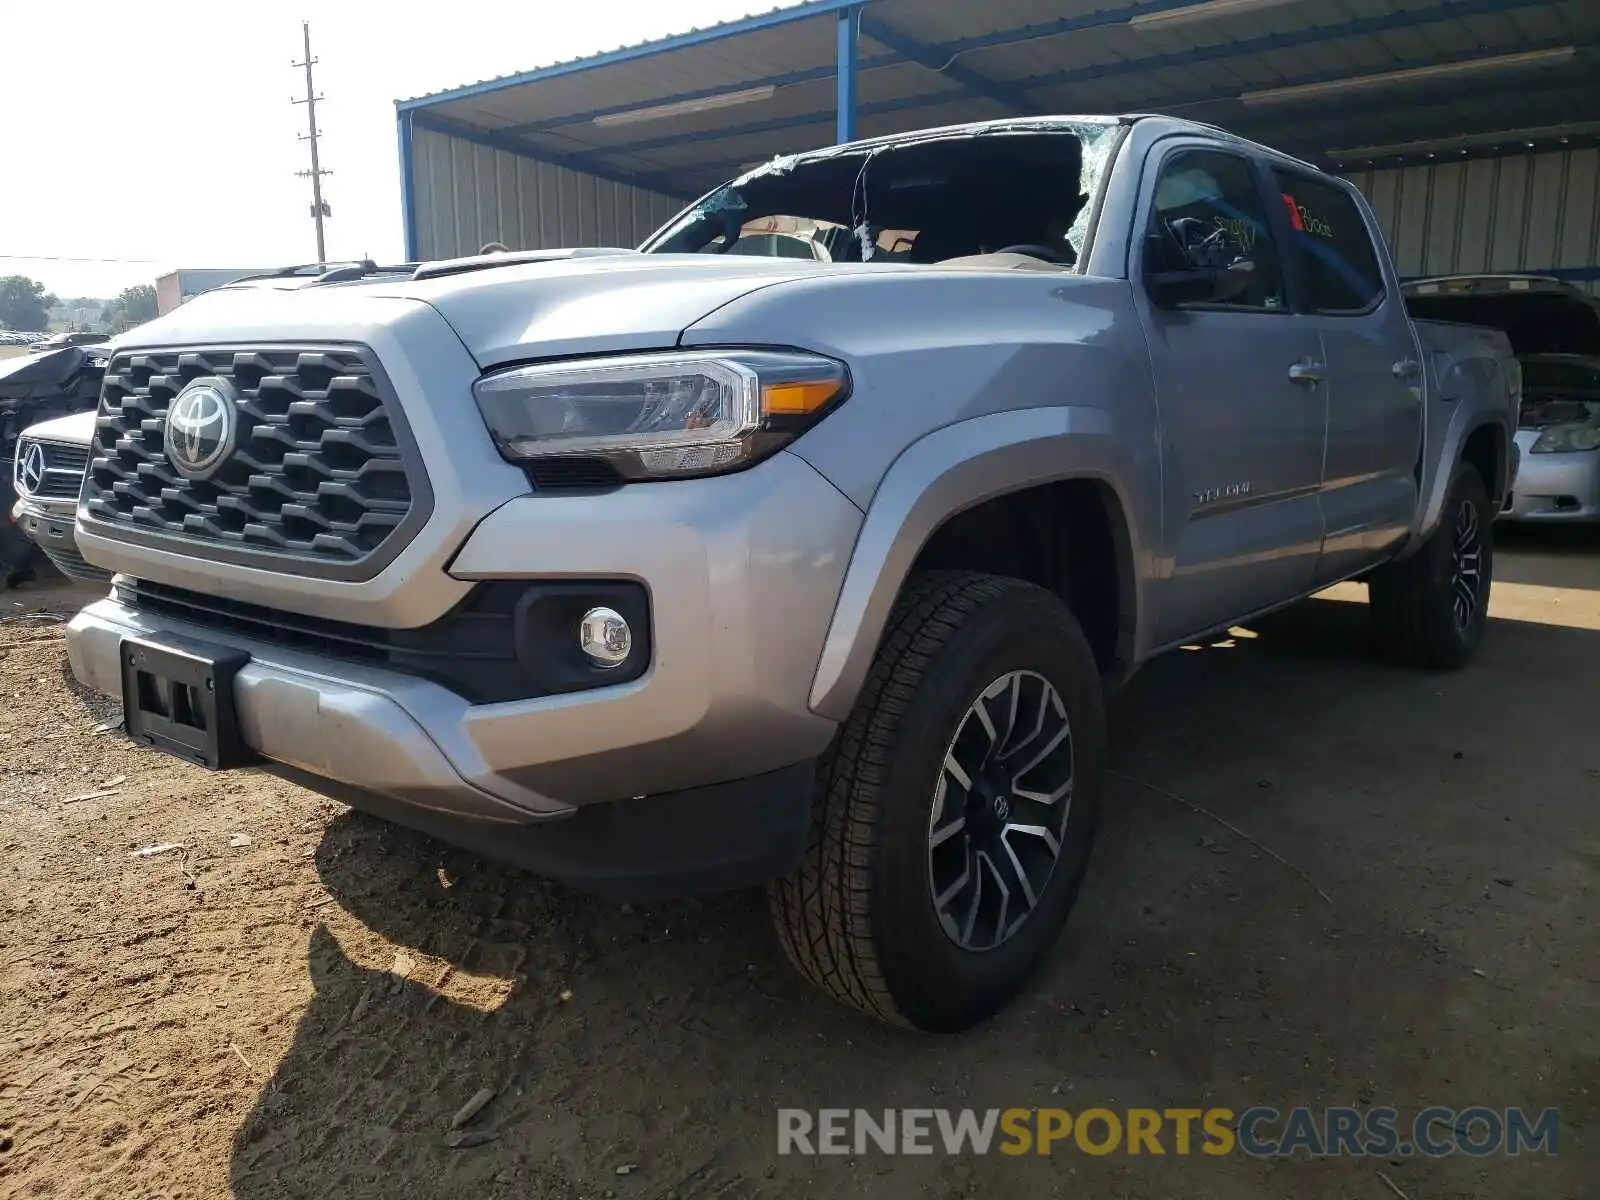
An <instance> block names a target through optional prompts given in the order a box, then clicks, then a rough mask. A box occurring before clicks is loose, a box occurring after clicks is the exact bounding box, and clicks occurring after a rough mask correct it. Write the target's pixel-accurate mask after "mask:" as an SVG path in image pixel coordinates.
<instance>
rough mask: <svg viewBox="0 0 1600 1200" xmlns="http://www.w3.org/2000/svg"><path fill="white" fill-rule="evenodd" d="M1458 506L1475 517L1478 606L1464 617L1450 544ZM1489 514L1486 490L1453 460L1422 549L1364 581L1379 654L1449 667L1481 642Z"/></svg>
mask: <svg viewBox="0 0 1600 1200" xmlns="http://www.w3.org/2000/svg"><path fill="white" fill-rule="evenodd" d="M1464 505H1468V506H1471V508H1472V509H1473V511H1474V512H1475V514H1476V517H1477V527H1478V531H1479V532H1478V539H1479V545H1480V547H1481V548H1480V550H1479V561H1478V572H1479V575H1478V581H1477V584H1476V587H1477V603H1476V606H1475V609H1474V612H1473V615H1472V618H1471V620H1470V621H1468V622H1467V623H1466V624H1465V625H1464V626H1463V624H1462V623H1461V622H1459V621H1458V619H1457V616H1456V611H1455V601H1456V567H1457V564H1456V548H1457V538H1458V536H1459V535H1460V526H1459V524H1458V518H1459V517H1460V516H1461V514H1462V507H1463V506H1464ZM1494 518H1495V512H1494V509H1493V506H1492V505H1491V503H1490V501H1489V490H1488V488H1486V487H1485V486H1484V483H1483V477H1482V476H1480V475H1479V474H1478V471H1477V468H1475V467H1473V466H1472V465H1471V464H1470V463H1458V464H1457V465H1456V469H1455V473H1454V475H1452V476H1451V479H1450V491H1449V494H1448V495H1447V496H1446V497H1445V502H1444V512H1443V514H1442V515H1441V516H1440V518H1439V524H1438V527H1437V528H1436V529H1434V531H1433V532H1432V533H1431V534H1429V535H1428V540H1427V541H1426V542H1424V543H1423V545H1422V548H1421V549H1420V550H1418V551H1417V552H1416V553H1415V554H1413V555H1411V557H1409V558H1407V559H1404V560H1402V561H1401V562H1396V563H1389V564H1387V565H1385V566H1382V567H1379V568H1378V569H1377V570H1376V571H1374V572H1373V573H1372V576H1371V578H1370V579H1369V580H1368V594H1369V599H1370V604H1371V609H1372V631H1373V639H1374V641H1375V642H1376V644H1377V647H1378V651H1379V653H1380V654H1382V655H1383V656H1384V657H1385V658H1387V659H1389V660H1390V661H1391V662H1395V663H1399V664H1402V665H1404V666H1412V667H1427V668H1431V669H1434V670H1444V671H1453V670H1456V669H1458V668H1460V667H1464V666H1466V664H1467V663H1468V662H1469V661H1470V660H1471V658H1472V656H1473V654H1474V653H1476V652H1477V649H1478V645H1479V643H1480V642H1482V641H1483V633H1484V629H1485V627H1486V626H1487V624H1488V611H1489V591H1490V587H1491V585H1492V584H1493V582H1494V533H1493V530H1494Z"/></svg>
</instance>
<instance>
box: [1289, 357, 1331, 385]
mask: <svg viewBox="0 0 1600 1200" xmlns="http://www.w3.org/2000/svg"><path fill="white" fill-rule="evenodd" d="M1322 380H1323V367H1322V364H1321V363H1319V362H1313V361H1311V359H1309V358H1302V359H1301V360H1300V361H1299V362H1297V363H1295V364H1294V366H1292V367H1290V368H1289V382H1290V383H1299V384H1304V385H1305V386H1306V387H1316V386H1317V384H1319V383H1321V382H1322Z"/></svg>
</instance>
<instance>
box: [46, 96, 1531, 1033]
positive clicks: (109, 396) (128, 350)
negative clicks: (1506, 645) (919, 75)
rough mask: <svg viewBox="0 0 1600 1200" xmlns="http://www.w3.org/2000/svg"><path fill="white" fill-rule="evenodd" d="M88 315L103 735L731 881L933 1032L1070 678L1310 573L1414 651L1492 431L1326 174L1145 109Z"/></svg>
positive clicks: (1484, 380) (1489, 353) (1474, 349)
mask: <svg viewBox="0 0 1600 1200" xmlns="http://www.w3.org/2000/svg"><path fill="white" fill-rule="evenodd" d="M774 233H776V234H777V235H781V238H783V239H795V238H799V239H802V240H805V241H809V242H811V243H812V244H813V245H814V246H815V247H816V249H815V251H814V252H812V253H810V254H807V255H805V256H796V255H794V254H792V253H788V252H786V247H785V249H775V250H773V251H772V252H771V253H770V254H767V253H764V252H763V251H762V250H761V247H762V245H763V244H769V245H775V244H776V243H777V242H778V241H779V240H780V237H778V236H769V235H773V234H774ZM730 251H735V252H731V253H730ZM131 336H132V337H133V339H134V341H133V343H130V344H121V345H119V347H118V348H117V350H116V353H115V356H114V357H113V359H112V361H111V363H110V364H109V366H108V368H107V371H106V378H105V384H104V389H103V393H102V398H101V402H100V409H99V416H98V418H97V429H96V434H95V442H94V446H93V453H92V458H91V461H90V464H89V469H88V473H87V476H86V478H85V482H84V487H83V492H82V495H81V497H80V502H79V508H78V514H77V532H78V543H79V546H80V549H81V551H82V553H83V555H84V557H85V558H87V559H88V560H89V561H90V562H92V563H94V564H96V565H98V566H100V567H103V568H104V569H106V570H110V571H114V572H116V573H117V574H116V577H115V579H114V580H113V584H112V589H111V593H110V595H109V596H108V598H106V599H105V600H102V601H100V602H98V603H96V604H93V605H91V606H89V607H88V608H86V609H84V610H83V611H82V612H81V613H79V614H78V615H77V617H76V618H75V619H74V620H73V621H72V623H71V627H70V643H69V645H70V655H71V662H72V667H73V670H74V671H75V672H76V674H77V676H78V677H79V678H80V679H81V680H82V681H84V682H85V683H86V684H88V685H90V686H91V687H93V688H96V689H98V690H99V691H101V692H104V693H108V694H112V695H120V696H121V698H122V702H123V705H124V708H125V713H126V722H127V730H128V733H129V734H130V735H131V736H132V737H133V738H135V739H136V740H139V741H142V742H145V743H148V744H149V745H151V746H154V747H157V748H160V749H162V750H165V751H169V752H171V753H175V754H178V755H181V756H183V757H185V758H187V759H190V760H192V761H195V762H198V763H201V764H204V765H205V766H207V767H211V768H216V769H226V768H230V767H235V766H240V765H244V764H250V763H256V764H260V765H261V766H263V767H264V768H265V769H268V770H271V771H274V772H277V773H279V774H281V775H282V776H284V777H286V778H289V779H292V780H295V781H298V782H300V783H303V784H305V785H306V786H308V787H311V788H313V789H316V790H318V791H320V792H322V793H324V794H326V795H329V796H334V797H337V798H340V799H342V800H345V801H347V802H348V803H350V804H352V805H354V806H355V807H357V808H360V809H363V810H365V811H367V812H370V813H374V814H377V815H379V816H381V817H385V818H388V819H391V820H393V821H396V822H400V823H403V824H406V825H410V826H414V827H416V828H419V829H422V830H426V831H429V832H431V833H434V834H436V835H438V836H439V837H441V838H445V839H447V840H451V841H454V842H456V843H458V844H461V845H464V846H468V847H472V848H476V849H478V850H480V851H482V852H483V853H486V854H490V855H495V856H499V857H501V858H505V859H508V860H510V861H513V862H516V863H519V864H522V865H524V866H526V867H530V868H532V869H533V870H535V871H537V872H540V873H543V874H545V875H548V876H551V877H555V878H558V879H562V880H566V881H568V882H570V883H573V884H576V885H579V886H582V887H586V888H589V889H591V890H594V891H596V892H599V893H605V894H611V895H615V896H632V897H649V896H661V895H667V894H672V893H683V892H691V891H704V890H710V889H718V888H730V887H741V886H748V885H754V884H766V885H768V888H769V895H770V906H771V911H772V914H773V917H774V921H775V925H776V927H777V931H778V935H779V937H780V939H781V940H782V943H783V945H784V947H785V949H786V950H787V952H788V954H789V956H790V957H791V959H792V960H793V961H794V963H795V965H796V966H797V967H798V968H799V969H800V970H801V971H802V972H803V973H804V974H805V975H806V976H808V977H809V978H810V979H811V980H813V981H814V982H815V983H817V984H818V985H820V986H821V987H822V988H824V989H825V990H826V991H828V992H830V993H831V994H832V995H834V996H836V997H838V998H839V999H840V1000H842V1001H844V1002H846V1003H849V1004H853V1005H855V1006H856V1007H858V1008H860V1009H862V1010H864V1011H865V1012H867V1013H868V1014H871V1015H873V1016H875V1017H878V1018H881V1019H883V1020H886V1021H890V1022H895V1023H899V1024H903V1025H908V1026H913V1027H917V1028H921V1029H926V1030H935V1031H940V1030H957V1029H962V1028H965V1027H967V1026H969V1025H971V1024H973V1023H974V1022H976V1021H978V1020H981V1019H983V1018H984V1017H985V1016H987V1015H988V1014H990V1013H992V1012H993V1011H995V1010H996V1009H997V1008H998V1007H999V1006H1000V1005H1001V1004H1003V1003H1004V1002H1005V1001H1006V1000H1007V999H1008V998H1010V997H1011V996H1013V995H1014V994H1015V993H1016V992H1017V991H1018V990H1019V989H1020V988H1021V987H1022V986H1023V985H1024V983H1025V982H1026V980H1027V979H1028V977H1029V976H1030V974H1031V973H1032V972H1033V971H1034V969H1035V968H1036V967H1037V965H1038V963H1039V962H1040V960H1041V958H1042V957H1043V956H1044V954H1045V953H1046V952H1047V950H1048V949H1049V947H1050V946H1051V944H1052V943H1053V942H1054V941H1055V940H1056V938H1057V936H1058V934H1059V932H1060V930H1061V928H1062V926H1063V923H1064V922H1065V920H1066V917H1067V912H1068V910H1069V908H1070V907H1071V906H1072V903H1073V900H1074V897H1075V895H1076V893H1077V891H1078V888H1079V884H1080V881H1081V880H1082V879H1083V875H1084V870H1085V865H1086V862H1087V859H1088V855H1089V847H1090V842H1091V839H1092V835H1093V832H1094V827H1095V814H1096V805H1097V804H1098V802H1099V800H1100V795H1101V792H1102V780H1103V763H1104V740H1105V731H1104V717H1103V710H1102V695H1103V692H1104V690H1105V689H1106V688H1108V687H1114V686H1117V685H1119V684H1120V683H1122V682H1123V681H1124V680H1126V679H1127V678H1128V677H1129V675H1130V674H1131V673H1132V672H1133V671H1134V669H1135V668H1136V667H1137V666H1138V665H1139V664H1141V663H1143V662H1144V661H1145V660H1147V659H1149V658H1150V657H1151V656H1152V655H1155V654H1158V653H1160V652H1162V651H1163V650H1165V649H1168V648H1170V647H1174V646H1178V645H1181V644H1183V643H1185V642H1189V641H1191V640H1193V639H1195V638H1197V637H1200V636H1202V635H1204V634H1205V633H1207V632H1208V631H1211V630H1215V629H1219V628H1223V627H1226V626H1228V625H1230V624H1233V623H1236V622H1239V621H1245V620H1249V619H1250V618H1252V617H1254V616H1256V615H1258V614H1260V613H1264V612H1266V611H1268V610H1271V609H1276V608H1279V607H1282V606H1284V605H1286V604H1289V603H1291V602H1293V601H1295V600H1296V599H1298V598H1300V597H1303V596H1307V595H1309V594H1311V593H1313V592H1315V591H1317V590H1318V589H1320V588H1323V587H1326V586H1328V585H1330V584H1332V583H1335V582H1337V581H1340V580H1346V579H1352V578H1361V579H1364V580H1366V582H1367V584H1368V585H1369V587H1370V595H1371V612H1372V618H1373V621H1374V627H1375V634H1376V641H1377V643H1378V645H1379V646H1380V647H1381V648H1382V649H1383V650H1384V651H1386V652H1387V653H1388V654H1390V655H1391V656H1393V657H1394V658H1396V659H1398V660H1401V661H1403V662H1407V663H1412V664H1417V665H1420V666H1426V667H1435V668H1446V669H1448V668H1455V667H1460V666H1461V665H1463V664H1464V663H1465V662H1466V661H1467V660H1468V659H1469V658H1470V657H1471V656H1472V654H1473V652H1474V650H1475V649H1476V648H1477V646H1478V644H1479V641H1480V640H1481V638H1482V637H1483V635H1484V629H1485V620H1486V608H1487V604H1488V599H1489V588H1490V580H1491V575H1492V564H1493V559H1492V549H1493V547H1492V541H1491V524H1492V518H1493V517H1494V515H1495V513H1496V511H1497V509H1498V508H1499V506H1500V504H1501V503H1502V500H1503V498H1504V496H1505V495H1506V494H1507V491H1508V489H1509V487H1510V484H1511V479H1512V475H1513V472H1514V470H1515V465H1514V464H1515V459H1514V453H1513V449H1512V446H1513V435H1514V431H1515V428H1516V423H1517V402H1518V391H1519V388H1520V377H1519V374H1518V370H1517V365H1516V362H1515V360H1514V359H1513V358H1512V357H1511V356H1510V353H1509V347H1508V345H1507V342H1506V339H1505V336H1504V335H1503V334H1502V333H1500V332H1498V331H1490V330H1483V329H1478V328H1474V327H1470V326H1456V325H1447V324H1437V325H1433V324H1418V323H1415V322H1413V321H1412V320H1411V318H1410V317H1409V316H1408V315H1407V312H1406V308H1405V304H1404V302H1403V299H1402V296H1401V293H1400V288H1399V281H1398V280H1397V278H1396V275H1395V271H1394V267H1393V264H1392V263H1391V262H1390V261H1389V258H1388V255H1387V253H1386V251H1385V249H1384V244H1383V240H1382V237H1381V236H1380V234H1379V231H1378V227H1377V225H1376V224H1375V223H1374V220H1373V216H1372V212H1371V210H1370V209H1369V208H1368V206H1367V204H1366V203H1365V201H1364V200H1363V199H1362V197H1361V195H1360V194H1359V192H1357V191H1356V189H1355V188H1353V187H1352V186H1351V185H1350V184H1348V183H1346V182H1344V181H1343V180H1340V179H1337V178H1334V177H1331V176H1328V175H1325V174H1323V173H1321V172H1319V171H1317V170H1316V169H1314V168H1313V167H1310V166H1308V165H1306V164H1305V163H1302V162H1299V161H1296V160H1294V159H1291V158H1288V157H1285V156H1283V155H1281V154H1277V153H1275V152H1273V151H1271V150H1268V149H1266V148H1264V147H1261V146H1258V145H1254V144H1252V143H1249V142H1246V141H1243V140H1241V139H1239V138H1236V137H1233V136H1230V135H1228V134H1226V133H1224V132H1222V131H1220V130H1217V129H1213V128H1210V127H1207V126H1202V125H1197V124H1192V123H1187V122H1183V121H1178V120H1173V119H1168V118H1163V117H1104V118H1101V117H1083V118H1078V117H1072V118H1069V117H1062V118H1049V119H1043V118H1041V119H1027V120H1013V121H1000V122H993V123H987V124H981V125H971V126H963V127H959V128H950V129H938V130H931V131H926V132H922V133H916V134H908V135H900V136H895V137H889V138H883V139H878V140H873V141H864V142H857V143H853V144H848V145H841V146H835V147H832V148H829V149H824V150H819V151H816V152H812V153H807V154H800V155H794V156H787V157H783V158H779V159H776V160H774V161H772V162H771V163H768V164H766V165H763V166H760V167H757V168H755V169H752V170H750V171H748V172H746V173H745V174H743V175H741V176H740V177H739V178H737V179H735V180H733V181H732V182H730V183H728V184H727V185H725V186H722V187H719V188H717V189H716V190H714V191H712V192H710V193H709V194H708V195H706V196H705V197H704V198H703V199H701V200H700V201H699V202H698V203H696V204H694V205H692V206H691V207H689V208H688V209H687V210H686V211H684V212H683V213H682V214H681V215H680V216H679V217H677V218H676V219H675V220H673V221H672V222H671V223H670V224H668V225H667V226H666V227H665V228H664V229H663V230H661V231H660V232H659V233H657V234H656V235H654V236H653V237H652V238H651V239H649V240H648V241H647V242H646V243H645V244H644V245H643V247H641V249H640V250H639V251H631V250H605V249H598V248H597V249H589V250H568V251H545V252H528V253H521V254H518V253H510V254H503V253H502V254H494V255H485V256H481V257H476V258H471V259H465V260H456V261H450V262H441V263H430V264H423V265H420V266H418V265H415V264H410V265H406V266H403V267H395V268H382V267H376V266H372V265H371V264H357V265H355V266H352V267H347V268H339V269H336V270H332V271H328V272H326V273H323V274H320V275H316V276H312V277H307V276H306V275H305V273H303V272H302V273H301V274H300V275H298V276H292V277H286V278H284V279H283V280H281V281H277V282H275V281H274V280H272V279H268V280H265V281H259V280H258V281H254V282H253V283H252V284H251V285H250V286H249V287H246V288H242V289H223V290H221V291H218V292H215V293H211V294H209V295H206V296H202V297H200V298H198V299H196V300H195V301H193V302H192V303H190V304H188V305H185V306H184V307H183V308H181V309H179V310H177V311H176V312H174V313H172V314H169V315H168V316H166V317H165V318H162V319H160V320H158V321H156V322H154V323H152V324H149V325H146V326H144V327H142V328H141V329H140V330H138V331H136V333H135V334H134V335H131Z"/></svg>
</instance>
